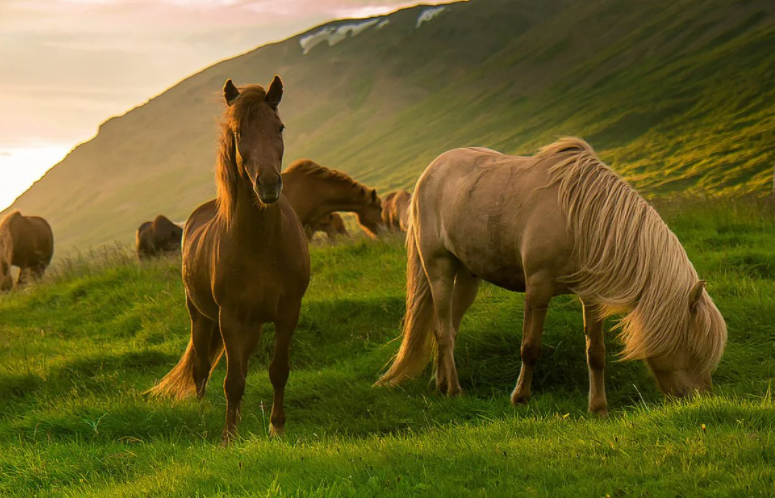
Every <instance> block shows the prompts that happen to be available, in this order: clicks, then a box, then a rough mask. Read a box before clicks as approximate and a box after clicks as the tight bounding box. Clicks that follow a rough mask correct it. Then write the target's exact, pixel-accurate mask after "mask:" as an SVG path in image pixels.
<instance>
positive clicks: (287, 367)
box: [269, 303, 301, 436]
mask: <svg viewBox="0 0 775 498" xmlns="http://www.w3.org/2000/svg"><path fill="white" fill-rule="evenodd" d="M300 306H301V303H299V306H297V307H296V309H295V310H294V311H293V312H291V313H289V314H286V315H285V316H284V317H283V318H282V319H280V320H277V321H276V322H275V339H274V355H273V356H272V362H271V363H269V380H270V381H271V382H272V388H273V389H274V398H273V400H272V415H271V417H270V419H269V420H270V423H271V426H270V427H269V434H270V435H271V436H281V435H282V434H283V432H284V431H285V406H284V405H285V384H286V383H287V382H288V374H289V373H290V371H291V360H290V352H291V339H293V332H294V330H296V324H297V323H298V322H299V311H300V309H299V308H300Z"/></svg>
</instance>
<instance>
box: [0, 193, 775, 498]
mask: <svg viewBox="0 0 775 498" xmlns="http://www.w3.org/2000/svg"><path fill="white" fill-rule="evenodd" d="M658 207H659V209H660V211H661V212H662V214H663V216H664V217H665V219H666V220H667V221H668V223H669V225H670V226H671V227H672V228H673V229H674V230H675V231H676V233H677V234H678V236H679V238H680V239H681V240H682V241H683V242H684V244H685V246H686V248H687V251H688V252H689V255H690V257H691V259H692V261H693V262H694V263H695V266H696V267H697V269H698V271H699V273H700V275H701V276H702V277H703V278H705V279H706V280H707V281H708V283H709V291H710V293H711V295H712V296H713V297H714V299H715V300H716V301H717V303H718V306H719V308H720V309H721V311H722V313H723V314H724V316H725V318H726V320H727V323H728V326H729V344H728V347H727V351H726V354H725V356H724V359H723V361H722V363H721V365H720V366H719V369H718V371H717V372H716V374H715V376H714V380H715V385H716V388H715V393H714V395H710V396H706V397H702V398H698V399H693V400H690V401H685V402H671V401H665V400H664V399H663V398H662V396H661V395H660V394H659V393H658V392H657V390H656V388H655V385H654V381H653V379H652V378H651V377H650V375H649V374H648V372H647V371H646V369H645V368H644V366H643V365H642V364H641V363H619V362H616V361H615V355H616V352H617V351H618V350H619V344H618V343H617V341H616V339H615V337H613V334H608V335H609V337H608V338H607V343H608V344H607V345H608V350H609V363H608V369H607V372H606V381H607V388H608V397H609V403H610V407H611V416H610V418H609V419H607V420H598V419H596V418H594V417H591V416H589V415H588V414H587V413H586V411H585V410H586V390H587V373H586V365H585V360H584V338H583V332H582V320H581V313H580V305H579V303H578V301H577V300H576V299H575V298H571V297H561V298H558V299H555V300H554V302H553V306H552V307H551V310H550V312H549V316H548V320H547V325H546V333H545V335H544V345H543V356H542V359H541V361H540V363H539V365H538V368H537V371H536V375H535V381H534V393H535V394H534V398H533V400H531V402H530V404H529V405H528V406H519V407H513V406H511V405H510V403H509V393H510V391H511V389H512V388H513V384H514V382H515V381H516V377H517V375H518V370H519V365H520V361H519V340H520V327H521V312H522V296H521V295H518V294H512V293H508V292H505V291H502V290H500V289H497V288H495V287H492V286H484V288H483V289H482V291H481V293H480V296H479V298H478V300H477V302H476V303H475V305H474V307H473V308H472V310H471V311H470V312H469V314H468V315H467V316H466V318H465V320H464V322H463V326H462V329H463V330H462V332H461V336H460V338H459V340H458V346H457V353H456V354H457V363H458V366H459V370H460V376H461V382H462V384H463V388H464V390H465V395H464V396H463V397H462V398H456V399H447V398H444V397H441V396H439V395H438V394H436V393H435V392H434V390H433V386H432V385H430V384H429V380H430V375H429V374H428V375H426V376H425V377H423V379H421V380H419V381H417V382H414V383H410V384H408V385H406V386H405V387H404V388H401V389H395V390H389V389H384V388H372V387H371V385H372V383H373V382H374V380H375V379H376V378H377V375H378V373H379V371H380V370H381V368H382V367H383V365H384V364H385V362H387V361H388V360H389V358H390V356H391V355H392V354H393V353H394V352H395V350H396V348H397V345H398V344H397V342H395V341H393V339H394V338H395V337H396V336H397V335H398V334H399V330H400V329H399V327H400V321H401V316H402V313H403V308H404V303H403V283H404V276H403V271H404V270H403V269H404V264H405V254H404V249H403V247H402V245H401V241H400V240H397V239H389V240H382V241H370V240H362V239H358V240H354V241H351V242H347V243H343V244H341V245H336V246H329V245H325V244H316V245H314V247H313V248H312V262H313V277H312V282H311V286H310V289H309V291H308V293H307V296H306V299H305V301H304V308H303V314H302V319H301V323H300V324H299V327H298V329H297V332H296V336H295V339H294V344H293V359H292V362H293V371H292V373H291V378H290V381H289V384H288V391H287V404H286V408H287V416H288V422H287V433H286V436H285V437H284V439H282V440H279V441H276V440H270V439H269V437H268V415H269V410H270V408H271V393H272V390H271V386H270V383H269V381H268V375H267V373H266V364H267V361H268V359H269V357H270V351H271V345H272V335H273V334H272V329H271V327H268V328H267V329H266V330H265V334H264V337H263V338H262V341H261V343H260V346H259V348H258V350H257V352H256V355H255V358H254V360H253V362H252V365H251V371H250V375H249V377H248V388H247V391H246V394H245V398H244V404H243V420H242V425H241V427H240V439H239V440H238V441H237V442H236V443H235V444H233V445H232V446H231V447H229V448H221V447H220V446H219V443H220V434H221V429H222V423H223V418H224V409H225V401H224V395H223V392H222V389H221V387H220V384H221V383H222V381H223V375H224V368H223V365H221V366H219V368H218V369H217V370H216V372H215V374H214V377H213V380H212V381H211V384H210V387H209V390H208V393H207V395H206V397H205V399H204V401H203V402H201V403H197V402H195V401H186V402H182V403H175V402H171V401H167V400H157V399H146V398H144V396H143V395H142V393H143V391H144V390H146V389H148V388H149V387H150V386H152V385H153V383H154V381H155V380H156V379H159V378H160V377H161V376H163V375H164V374H165V373H166V372H167V371H168V370H169V368H170V367H171V366H172V365H173V364H174V363H175V362H176V361H177V359H178V358H179V355H180V354H181V353H182V351H183V349H184V348H185V344H186V342H187V336H188V333H189V330H188V317H187V314H186V311H185V306H184V296H183V290H182V286H181V282H180V278H179V261H177V260H162V261H158V262H154V263H151V264H147V265H142V266H139V265H137V264H136V263H135V262H134V261H132V259H131V258H130V257H128V256H127V255H126V254H125V253H124V252H122V250H120V249H112V250H105V251H103V252H101V253H96V254H88V255H84V256H82V257H80V258H74V259H69V260H64V261H62V262H60V263H59V264H58V265H57V267H56V268H55V269H53V271H52V272H51V273H50V275H49V277H48V278H47V281H46V282H44V283H42V284H39V285H38V286H35V287H32V288H28V289H26V290H22V291H18V292H14V293H12V294H7V295H4V296H2V297H0V495H2V496H31V495H34V494H39V495H53V496H106V495H119V496H159V495H174V496H225V495H243V496H386V495H395V496H410V495H411V496H457V495H463V496H466V495H467V496H483V495H490V496H600V497H602V496H607V495H610V496H671V497H672V496H771V495H772V493H773V489H774V488H773V486H775V404H774V403H773V399H772V384H773V377H775V343H774V341H773V337H775V321H773V317H775V280H773V277H774V276H775V257H773V256H772V247H773V244H775V211H773V207H772V206H770V205H768V204H764V203H759V202H752V201H728V200H723V201H719V200H716V201H707V200H687V199H675V200H663V201H660V203H659V206H658ZM610 325H611V324H608V326H609V328H610Z"/></svg>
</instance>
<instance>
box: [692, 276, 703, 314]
mask: <svg viewBox="0 0 775 498" xmlns="http://www.w3.org/2000/svg"><path fill="white" fill-rule="evenodd" d="M703 290H705V280H700V281H698V282H697V283H696V284H694V287H692V291H691V293H689V311H691V312H692V313H694V312H695V311H697V304H699V302H700V298H701V297H702V291H703Z"/></svg>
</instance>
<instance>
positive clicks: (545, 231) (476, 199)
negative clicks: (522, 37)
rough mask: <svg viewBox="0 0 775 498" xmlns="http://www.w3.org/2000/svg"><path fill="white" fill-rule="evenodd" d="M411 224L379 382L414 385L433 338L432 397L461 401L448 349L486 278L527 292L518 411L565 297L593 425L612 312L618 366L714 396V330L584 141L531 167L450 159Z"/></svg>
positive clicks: (695, 288) (659, 241)
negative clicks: (548, 321)
mask: <svg viewBox="0 0 775 498" xmlns="http://www.w3.org/2000/svg"><path fill="white" fill-rule="evenodd" d="M410 217H411V220H410V223H409V225H410V228H409V233H408V236H407V246H408V253H409V255H408V268H407V280H408V282H407V289H408V290H407V297H406V309H407V314H406V318H405V321H404V332H403V343H402V345H401V348H400V350H399V352H398V355H397V356H396V358H395V359H394V362H393V364H392V365H391V367H390V369H389V370H388V371H387V372H386V373H385V374H384V375H383V376H382V377H381V379H380V380H379V383H381V384H386V385H396V384H399V383H400V382H402V381H404V380H406V379H408V378H411V377H414V376H416V375H418V374H419V373H420V372H421V371H422V369H423V368H424V366H425V365H426V364H427V362H428V359H429V355H430V354H431V348H432V346H433V342H434V341H433V338H432V335H431V333H432V332H435V343H436V345H437V346H438V349H437V358H436V385H437V387H438V388H439V389H440V390H441V391H442V392H446V393H447V394H448V395H455V394H458V393H460V384H459V383H458V375H457V370H456V368H455V362H454V357H453V348H454V345H455V337H456V335H457V331H458V329H459V327H460V321H461V319H462V317H463V314H464V313H465V312H466V310H467V309H468V308H469V306H470V305H471V303H472V302H473V300H474V298H475V297H476V293H477V289H478V285H479V282H480V279H484V280H487V281H488V282H492V283H494V284H496V285H498V286H500V287H503V288H505V289H508V290H512V291H517V292H525V309H524V326H523V336H522V369H521V371H520V375H519V380H518V381H517V386H516V388H515V389H514V392H513V394H512V395H511V400H512V402H514V403H522V402H526V401H527V400H528V399H529V397H530V383H531V379H532V377H533V369H534V367H535V365H536V361H537V360H538V356H539V352H540V350H541V334H542V333H543V328H544V318H545V317H546V311H547V309H548V307H549V301H550V300H551V298H552V297H553V296H556V295H559V294H569V293H573V294H577V295H578V296H579V297H580V298H581V301H582V302H583V304H584V332H585V334H586V341H587V363H588V366H589V377H590V391H589V410H590V411H591V412H594V413H597V414H599V415H605V414H607V411H608V405H607V402H606V396H605V388H604V383H603V369H604V365H605V349H604V345H603V319H604V318H605V317H607V316H610V315H612V314H614V313H617V312H627V313H628V314H627V315H626V316H625V317H624V319H623V320H622V321H621V322H620V324H619V327H620V328H621V336H622V339H623V342H624V346H625V347H624V358H625V359H644V360H645V361H646V363H647V364H648V366H649V367H650V369H651V371H652V372H653V374H654V376H655V377H656V380H657V382H658V384H659V387H660V388H661V389H662V391H663V392H665V393H667V394H670V395H675V396H683V395H685V394H688V393H690V392H692V391H694V390H700V391H703V390H706V389H708V388H710V385H711V372H712V371H713V370H714V368H715V367H716V365H717V364H718V363H719V361H720V360H721V355H722V354H723V352H724V345H725V343H726V336H727V332H726V325H725V323H724V319H723V318H722V316H721V314H720V313H719V311H718V309H717V308H716V306H715V305H714V304H713V301H712V300H711V298H710V296H708V293H707V292H706V291H705V283H704V282H703V281H702V280H699V278H698V277H697V272H696V271H695V270H694V267H693V266H692V264H691V262H690V261H689V259H688V257H687V256H686V252H685V251H684V249H683V247H682V246H681V244H680V242H679V241H678V239H677V238H676V236H675V235H674V234H673V233H672V232H671V231H670V229H669V228H668V227H667V225H665V223H664V222H663V221H662V219H661V218H660V217H659V214H657V212H656V211H655V210H654V209H653V208H652V207H651V206H650V205H649V204H648V203H647V202H646V201H645V200H644V199H643V198H642V197H641V196H640V195H638V193H637V192H636V191H635V190H634V189H633V188H632V187H630V185H629V184H627V183H626V182H625V181H624V180H623V179H621V178H620V177H619V176H618V175H617V174H616V173H614V172H613V171H612V170H611V169H610V168H609V167H608V166H606V165H605V164H603V163H602V162H601V161H600V160H599V159H598V158H597V156H596V155H595V152H594V151H593V150H592V148H591V147H590V146H589V145H588V144H587V143H586V142H584V141H583V140H580V139H576V138H564V139H562V140H559V141H558V142H556V143H554V144H551V145H549V146H547V147H545V148H543V149H542V150H541V151H540V152H539V153H538V154H537V155H535V156H533V157H517V156H507V155H503V154H499V153H498V152H495V151H492V150H489V149H481V148H470V149H457V150H453V151H450V152H446V153H445V154H442V155H441V156H439V157H438V158H437V159H436V160H435V161H433V163H431V164H430V166H428V168H427V169H426V170H425V172H424V173H423V174H422V176H421V177H420V179H419V180H418V182H417V188H416V189H415V192H414V196H413V199H412V205H411V215H410Z"/></svg>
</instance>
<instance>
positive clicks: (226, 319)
mask: <svg viewBox="0 0 775 498" xmlns="http://www.w3.org/2000/svg"><path fill="white" fill-rule="evenodd" d="M220 327H221V336H222V337H223V344H224V346H225V349H226V379H225V380H224V381H223V391H224V393H225V394H226V424H225V425H224V427H223V440H222V441H223V444H224V445H226V444H229V442H230V441H231V440H232V439H233V438H234V436H236V435H237V424H239V419H240V404H241V403H242V395H243V394H244V393H245V379H246V378H247V375H248V360H249V359H250V355H252V354H253V350H255V349H256V345H257V344H258V340H259V339H260V337H261V328H262V324H260V323H256V324H246V323H244V322H242V321H241V320H239V319H237V318H236V317H235V316H234V314H233V313H230V312H227V311H225V310H224V308H221V312H220Z"/></svg>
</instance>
